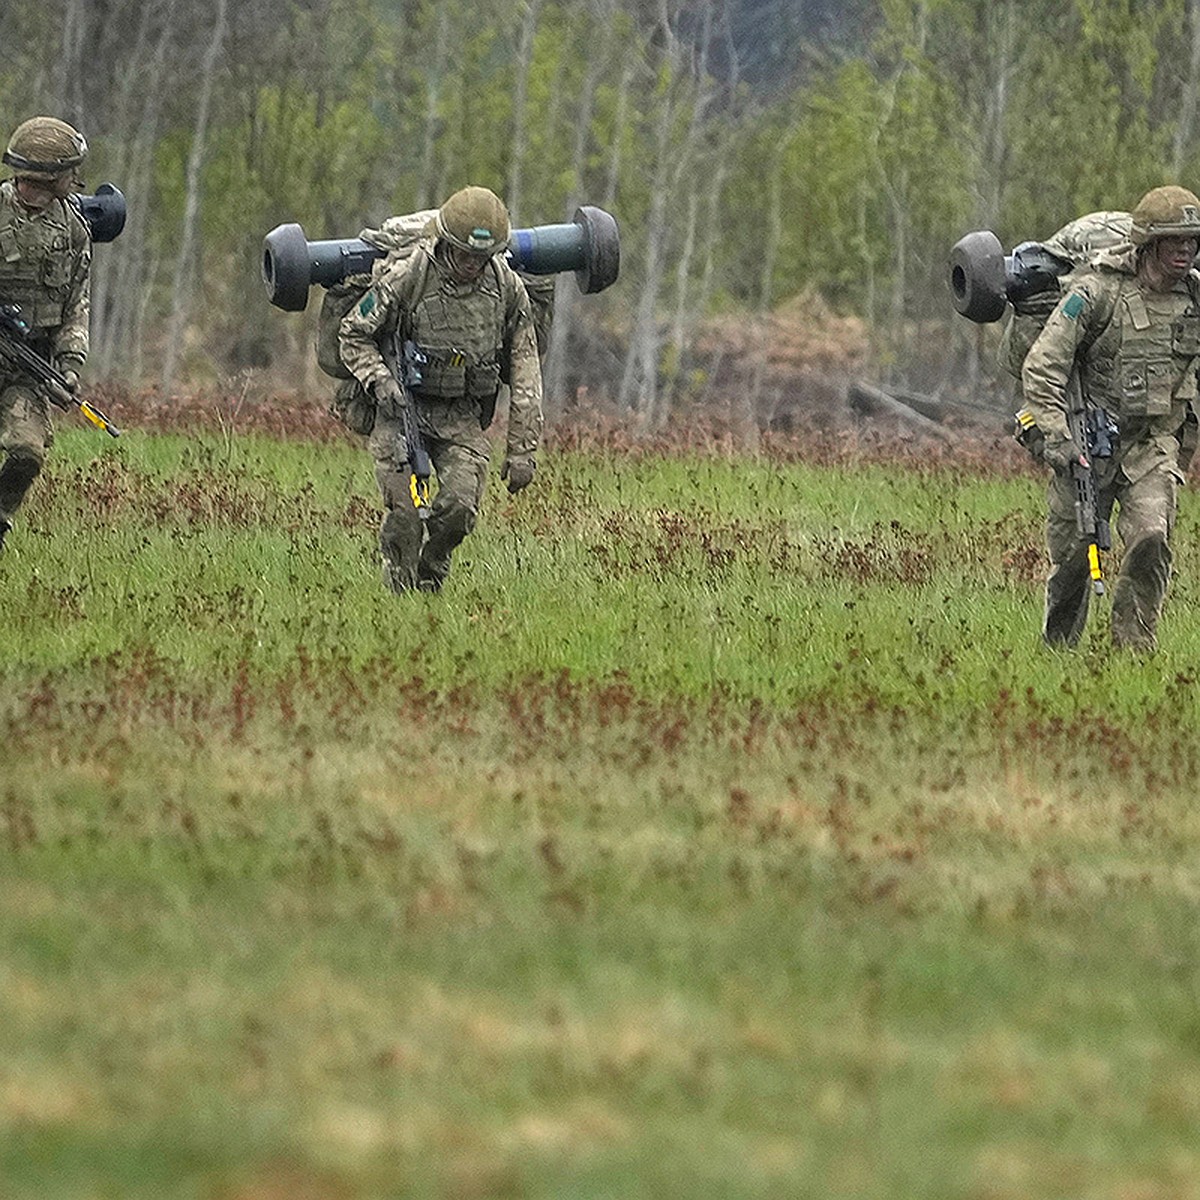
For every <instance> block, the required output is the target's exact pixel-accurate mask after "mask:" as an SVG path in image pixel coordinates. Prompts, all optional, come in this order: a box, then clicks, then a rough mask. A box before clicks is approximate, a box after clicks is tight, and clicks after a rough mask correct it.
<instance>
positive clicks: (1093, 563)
mask: <svg viewBox="0 0 1200 1200" xmlns="http://www.w3.org/2000/svg"><path fill="white" fill-rule="evenodd" d="M1088 571H1089V572H1090V573H1091V576H1092V587H1093V589H1094V590H1095V592H1096V595H1097V596H1103V595H1104V579H1103V577H1102V576H1101V574H1100V551H1099V549H1098V548H1097V547H1096V543H1095V542H1090V543H1089V544H1088Z"/></svg>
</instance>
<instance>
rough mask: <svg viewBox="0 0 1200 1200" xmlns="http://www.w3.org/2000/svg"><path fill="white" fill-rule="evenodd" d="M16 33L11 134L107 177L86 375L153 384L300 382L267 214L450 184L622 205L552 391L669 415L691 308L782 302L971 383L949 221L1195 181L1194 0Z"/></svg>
mask: <svg viewBox="0 0 1200 1200" xmlns="http://www.w3.org/2000/svg"><path fill="white" fill-rule="evenodd" d="M4 31H5V34H6V38H5V43H6V56H5V58H4V61H3V63H0V100H2V101H3V105H2V107H3V111H4V112H5V113H7V114H8V115H7V126H8V127H9V128H11V127H12V126H14V125H15V124H16V123H17V122H18V121H20V120H22V119H23V118H24V117H26V116H29V115H31V114H33V113H34V112H43V111H44V112H51V113H55V114H57V115H61V116H63V117H65V118H67V119H69V120H72V121H74V122H75V123H77V124H78V125H79V126H80V128H82V129H83V130H84V132H85V133H86V134H87V137H88V139H89V142H90V143H91V146H92V148H93V154H92V158H91V160H90V162H89V164H88V181H89V183H91V184H95V183H98V182H100V181H101V180H103V179H111V180H112V181H114V182H115V183H117V184H118V186H120V187H121V188H122V189H123V190H124V192H125V193H126V196H127V198H128V201H129V223H128V226H127V228H126V231H125V233H124V234H123V235H122V237H121V239H120V240H119V241H118V242H117V243H115V244H114V245H113V246H111V247H108V248H106V249H104V250H101V251H100V252H99V253H98V255H97V268H96V275H95V285H94V287H95V305H94V326H93V333H94V347H95V349H94V357H93V366H94V368H95V372H96V373H97V374H98V375H100V376H113V377H121V378H127V379H132V380H135V381H139V382H142V383H145V384H147V385H154V386H161V387H164V388H165V389H166V390H168V391H169V390H170V389H171V388H172V387H179V386H192V385H199V384H214V383H216V384H221V385H224V384H227V383H228V381H229V380H231V379H233V378H235V377H237V376H238V375H239V374H240V373H242V372H253V376H254V379H255V380H256V381H257V382H258V383H259V384H260V385H262V386H274V387H282V386H285V385H286V386H290V387H297V386H300V387H303V388H305V389H311V390H312V391H313V392H314V394H315V393H317V392H318V391H320V390H322V388H323V385H322V382H321V378H320V376H318V375H317V374H316V373H315V365H314V364H313V361H312V355H311V353H309V345H310V343H311V335H312V328H313V324H314V322H315V313H316V309H317V307H318V306H317V304H316V303H315V299H314V301H310V304H309V312H307V313H305V314H304V315H303V316H299V315H287V314H283V313H281V312H278V311H277V310H274V309H271V308H269V307H268V305H267V303H266V300H265V295H264V291H263V288H262V284H261V282H260V279H259V253H260V246H261V240H262V236H263V234H264V233H266V231H267V230H269V229H270V228H272V227H273V226H274V225H276V224H278V223H280V222H281V221H292V220H294V221H299V222H301V223H302V224H303V225H304V228H305V230H306V232H307V233H308V234H309V236H310V237H313V238H316V237H333V236H340V237H350V236H354V235H356V234H357V233H358V232H359V230H360V229H362V228H363V227H365V226H368V225H372V224H377V223H379V222H380V221H382V220H383V218H385V217H386V216H388V215H390V214H392V213H397V212H406V211H412V210H414V209H417V208H420V207H426V206H431V205H434V204H436V203H437V202H438V201H439V200H440V199H442V198H444V196H445V195H447V194H448V193H449V192H450V191H452V190H454V189H455V188H457V187H459V186H462V185H463V184H465V183H467V182H473V183H481V184H485V185H487V186H490V187H492V188H494V189H495V190H497V191H498V192H500V193H501V194H503V195H504V196H505V197H506V198H507V199H508V200H509V202H510V204H511V206H512V209H513V212H514V217H515V219H516V221H517V222H518V223H519V224H522V225H529V224H538V223H544V222H553V221H561V220H566V219H569V218H570V216H571V214H572V212H573V211H574V209H575V207H576V206H577V205H578V204H580V203H593V204H599V205H601V206H603V207H605V208H608V209H610V210H611V211H612V212H613V213H614V214H615V215H616V217H617V218H618V220H619V222H620V226H621V234H622V277H621V280H620V282H619V284H618V285H617V286H616V287H614V288H612V289H611V290H610V291H609V292H607V293H604V294H603V295H601V296H598V297H590V298H588V299H587V300H581V299H580V298H579V297H578V296H577V295H576V294H575V292H574V284H573V282H572V281H570V280H569V279H568V280H563V281H562V282H561V285H560V289H559V296H560V311H559V316H558V319H557V321H556V327H555V332H554V341H553V346H552V351H551V356H550V360H549V362H548V364H547V370H546V374H547V381H548V396H547V404H548V408H549V409H550V411H551V414H552V415H554V414H558V413H561V412H562V411H564V410H565V409H570V408H571V407H572V406H574V405H578V404H581V403H589V402H600V401H603V402H604V403H607V404H609V405H611V406H613V407H616V408H618V409H619V410H621V411H623V412H626V413H628V414H630V415H631V416H632V418H633V419H634V420H635V422H636V423H638V424H640V425H643V426H645V427H649V428H654V427H660V426H661V425H663V424H665V423H667V422H668V421H670V420H672V419H673V418H674V416H675V415H676V414H678V413H679V412H680V411H681V409H683V408H684V407H685V406H688V405H692V404H695V403H698V402H701V401H702V400H703V399H704V396H705V394H706V391H707V389H709V388H710V387H711V386H712V385H713V382H714V380H715V379H716V378H717V376H718V375H719V366H718V365H717V364H715V363H714V360H713V355H712V351H711V345H710V343H711V340H712V338H711V330H712V329H713V328H714V327H717V328H719V327H721V326H722V325H725V326H728V327H736V326H738V325H739V324H746V325H747V327H749V326H750V325H753V323H754V322H756V321H760V322H761V321H762V320H765V319H766V318H767V317H769V316H770V315H771V314H777V313H778V312H779V311H780V309H781V306H783V307H784V308H785V309H786V311H787V313H789V314H791V319H792V320H793V321H796V322H799V323H801V324H802V323H803V322H804V320H805V315H806V313H808V312H810V311H811V312H813V313H815V312H818V311H820V312H829V311H833V312H836V313H841V314H850V315H855V316H858V317H860V318H861V319H862V322H863V328H864V329H865V330H866V339H867V342H868V351H867V356H868V361H867V364H866V365H867V366H868V367H869V369H870V370H871V372H872V373H873V374H874V375H875V376H877V377H878V378H881V379H884V380H891V381H893V382H899V383H906V382H907V383H910V384H914V385H917V386H923V387H926V388H938V387H948V386H963V385H964V381H966V383H967V384H968V385H970V386H983V385H984V384H985V383H986V378H985V377H986V374H987V370H988V368H987V366H986V361H985V360H984V358H983V357H982V356H981V354H980V345H981V338H983V337H985V336H986V335H985V334H981V333H980V331H979V330H977V329H975V328H973V327H971V326H969V325H967V323H965V322H962V321H961V320H957V319H953V320H952V319H951V317H952V314H951V312H950V309H949V305H948V302H947V298H946V291H945V280H944V273H945V259H946V253H947V250H948V248H949V246H950V245H951V244H952V243H953V241H954V240H955V239H956V238H957V237H958V236H960V235H961V234H962V233H963V232H965V231H966V230H968V229H971V228H979V227H983V226H987V227H991V228H994V229H995V230H996V231H997V233H998V234H999V235H1000V237H1001V239H1002V240H1003V241H1004V242H1005V243H1006V245H1009V246H1011V245H1012V244H1013V243H1015V242H1016V241H1019V240H1023V239H1026V238H1032V237H1044V236H1048V235H1049V234H1050V233H1052V232H1053V231H1054V230H1055V229H1056V228H1058V227H1059V226H1060V225H1062V224H1064V223H1065V222H1066V221H1067V220H1069V219H1071V218H1073V217H1075V216H1077V215H1079V214H1081V213H1083V212H1086V211H1089V210H1091V209H1095V208H1122V207H1130V206H1132V205H1133V203H1134V202H1135V201H1136V200H1137V198H1138V197H1139V196H1140V195H1141V193H1142V192H1143V191H1145V190H1146V189H1147V188H1148V187H1151V186H1154V185H1156V184H1158V183H1161V182H1164V181H1173V180H1178V181H1179V182H1182V183H1184V184H1186V185H1188V186H1191V187H1196V186H1197V185H1198V184H1200V179H1198V178H1197V175H1198V168H1200V161H1198V159H1200V130H1198V120H1197V89H1198V87H1200V0H1154V2H1150V0H1068V2H1066V3H1063V2H1061V0H840V2H839V0H570V2H561V0H6V3H5V16H4ZM762 328H764V329H766V328H777V324H776V325H774V326H765V325H764V326H762ZM704 331H707V333H706V332H704ZM706 338H707V341H706V340H705V339H706ZM706 345H707V346H709V349H707V350H705V349H704V347H705V346H706ZM769 350H770V347H769V345H768V346H760V347H759V351H760V352H761V353H762V354H769ZM981 363H983V364H984V365H982V366H981ZM743 385H744V381H743ZM585 397H586V399H585Z"/></svg>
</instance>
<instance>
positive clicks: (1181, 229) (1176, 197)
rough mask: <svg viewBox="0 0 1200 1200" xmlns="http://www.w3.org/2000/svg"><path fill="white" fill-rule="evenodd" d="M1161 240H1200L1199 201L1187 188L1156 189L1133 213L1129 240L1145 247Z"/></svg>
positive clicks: (1142, 200) (1148, 193) (1141, 200)
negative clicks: (1171, 238) (1193, 238)
mask: <svg viewBox="0 0 1200 1200" xmlns="http://www.w3.org/2000/svg"><path fill="white" fill-rule="evenodd" d="M1161 237H1195V238H1200V199H1197V198H1196V196H1195V195H1194V193H1192V192H1189V191H1188V190H1187V188H1182V187H1176V186H1175V185H1174V184H1171V185H1169V186H1167V187H1157V188H1153V189H1152V190H1151V191H1149V192H1147V193H1146V194H1145V195H1144V196H1143V197H1142V198H1141V199H1140V200H1139V201H1138V203H1137V208H1135V209H1134V210H1133V228H1132V230H1131V231H1130V239H1131V240H1132V242H1133V244H1134V245H1135V246H1145V245H1148V244H1149V243H1150V242H1153V241H1156V240H1157V239H1158V238H1161Z"/></svg>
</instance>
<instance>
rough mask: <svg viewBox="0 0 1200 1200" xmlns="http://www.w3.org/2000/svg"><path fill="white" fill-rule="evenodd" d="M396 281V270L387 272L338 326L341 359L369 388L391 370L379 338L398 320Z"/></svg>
mask: <svg viewBox="0 0 1200 1200" xmlns="http://www.w3.org/2000/svg"><path fill="white" fill-rule="evenodd" d="M397 283H398V279H397V274H396V273H394V272H388V273H385V274H384V275H383V276H382V277H381V278H379V279H378V280H376V281H375V283H374V284H372V285H371V287H369V288H368V289H367V290H366V291H365V292H364V293H363V294H362V297H361V298H360V299H359V301H358V303H357V304H356V305H355V306H354V307H353V308H352V309H351V310H350V311H349V312H348V313H347V314H346V315H345V316H344V317H343V318H342V323H341V325H340V326H338V351H339V353H340V354H341V358H342V362H343V363H345V365H346V367H347V369H348V370H349V371H350V372H351V373H352V374H353V375H354V377H355V378H356V379H357V380H358V381H359V383H361V384H362V385H363V387H365V388H366V389H367V391H370V390H371V385H372V384H374V383H377V382H378V381H379V380H380V379H386V378H387V377H388V376H389V375H390V374H391V372H390V371H389V370H388V367H387V363H386V362H384V359H383V354H382V353H381V352H380V349H379V341H380V338H381V336H382V335H384V334H390V333H392V332H393V331H394V330H395V329H396V327H397V324H398V322H399V316H400V307H401V301H400V296H399V294H398V288H397Z"/></svg>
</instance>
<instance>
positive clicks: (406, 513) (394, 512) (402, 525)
mask: <svg viewBox="0 0 1200 1200" xmlns="http://www.w3.org/2000/svg"><path fill="white" fill-rule="evenodd" d="M421 524H422V523H421V518H420V517H419V516H418V515H417V513H416V510H415V509H408V510H405V509H403V508H392V509H389V510H388V511H387V512H385V513H384V514H383V523H382V524H381V525H380V527H379V550H380V553H381V555H382V557H383V586H384V587H386V588H387V589H388V590H389V591H391V592H394V593H396V595H399V594H400V593H401V592H408V591H411V590H412V589H413V588H414V587H416V586H417V560H418V558H419V557H420V554H421V536H422V529H421Z"/></svg>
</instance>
